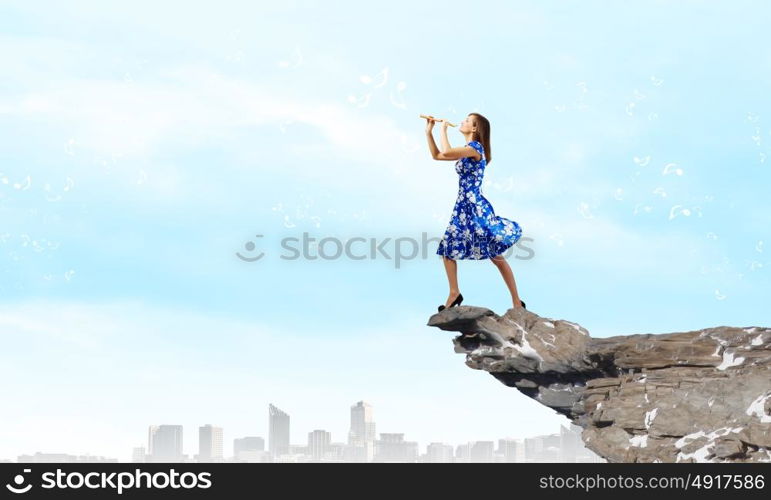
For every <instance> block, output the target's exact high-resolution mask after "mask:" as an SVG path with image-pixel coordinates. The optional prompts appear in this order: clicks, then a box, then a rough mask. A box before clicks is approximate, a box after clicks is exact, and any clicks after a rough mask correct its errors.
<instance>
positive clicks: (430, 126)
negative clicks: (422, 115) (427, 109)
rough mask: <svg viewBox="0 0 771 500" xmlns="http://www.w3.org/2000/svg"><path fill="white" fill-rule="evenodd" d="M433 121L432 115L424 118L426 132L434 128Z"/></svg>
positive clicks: (428, 132)
mask: <svg viewBox="0 0 771 500" xmlns="http://www.w3.org/2000/svg"><path fill="white" fill-rule="evenodd" d="M435 121H436V120H434V117H433V116H430V117H428V118H426V133H427V134H430V133H431V132H432V131H433V130H434V122H435Z"/></svg>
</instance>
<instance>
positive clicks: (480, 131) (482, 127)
mask: <svg viewBox="0 0 771 500" xmlns="http://www.w3.org/2000/svg"><path fill="white" fill-rule="evenodd" d="M469 115H472V116H474V117H475V119H476V122H477V131H476V132H475V133H474V140H476V141H479V142H481V143H482V147H483V148H484V149H485V159H486V160H487V163H486V164H487V165H489V164H490V162H491V161H493V155H492V152H491V151H490V121H489V120H488V119H487V118H485V117H484V116H482V115H480V114H479V113H469Z"/></svg>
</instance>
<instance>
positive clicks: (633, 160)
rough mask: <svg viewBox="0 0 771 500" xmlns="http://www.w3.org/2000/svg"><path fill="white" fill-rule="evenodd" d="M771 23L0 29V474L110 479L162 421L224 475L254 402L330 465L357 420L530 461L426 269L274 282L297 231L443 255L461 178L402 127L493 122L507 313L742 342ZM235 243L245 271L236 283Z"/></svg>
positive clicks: (47, 9)
mask: <svg viewBox="0 0 771 500" xmlns="http://www.w3.org/2000/svg"><path fill="white" fill-rule="evenodd" d="M769 13H770V12H769V8H768V7H766V6H759V5H758V4H757V3H751V2H736V1H733V2H697V1H686V2H669V1H646V2H635V4H634V5H630V4H628V3H627V4H624V5H621V4H616V3H611V2H597V1H582V2H573V1H570V2H483V3H481V4H474V5H471V4H468V3H467V2H420V3H416V2H390V3H388V4H383V5H378V6H369V7H367V9H366V10H364V9H363V8H362V7H361V6H360V5H358V4H355V3H353V2H350V3H349V2H340V3H334V4H330V3H328V2H327V3H322V2H301V1H296V2H282V3H280V4H273V5H271V4H263V3H260V4H250V3H246V2H243V3H240V2H218V3H217V4H216V5H209V6H202V5H196V6H190V5H189V4H187V3H182V2H164V3H162V4H159V3H158V2H144V1H137V2H132V3H131V4H125V5H122V6H118V5H105V4H104V3H103V2H85V1H75V2H70V3H68V5H67V6H64V5H62V4H57V3H53V2H51V3H35V4H31V3H28V2H27V3H22V2H4V3H3V4H2V6H0V28H1V35H0V44H2V48H1V49H0V62H1V63H2V65H1V66H0V67H1V68H2V69H0V71H1V72H2V79H0V82H2V83H0V132H2V136H3V138H4V139H3V147H2V148H0V334H2V335H3V342H4V349H3V350H2V352H0V373H1V374H2V379H3V380H5V381H6V384H5V387H4V388H3V392H4V393H5V394H6V395H7V396H6V397H7V398H8V400H9V401H13V402H14V405H13V406H12V407H8V408H7V409H6V410H5V411H4V412H3V413H2V416H1V417H0V418H1V419H2V420H1V421H0V423H2V425H0V443H2V449H0V458H15V457H16V456H17V455H18V454H21V453H34V452H35V451H43V452H68V453H85V452H89V453H93V454H102V455H110V456H115V457H118V458H120V459H121V460H128V458H129V457H130V451H131V447H132V446H139V445H143V444H145V436H146V428H147V425H150V424H161V423H174V424H183V425H185V431H186V435H185V439H186V443H185V452H187V453H191V454H192V453H195V452H197V446H196V443H197V426H199V425H203V424H205V423H213V424H215V425H221V426H223V427H224V428H225V439H226V443H225V444H226V450H228V452H231V451H232V439H233V438H236V437H241V436H245V435H261V436H264V437H267V406H268V403H274V404H276V405H277V406H279V407H280V408H282V409H284V410H285V411H287V412H288V413H290V415H291V416H292V442H293V443H303V442H305V440H306V435H307V433H308V432H310V431H312V430H314V429H318V428H322V429H326V430H329V431H331V432H332V435H333V440H334V441H344V440H345V436H346V432H347V430H348V427H347V426H348V408H349V406H350V405H352V404H355V402H356V401H359V400H362V399H363V400H365V401H368V402H369V403H370V404H372V405H373V406H374V407H375V415H376V419H377V423H378V428H377V430H378V432H404V433H405V438H406V439H410V440H418V441H420V443H421V446H422V449H423V447H424V446H425V445H426V444H428V443H429V442H430V441H446V442H450V443H454V444H457V443H461V442H464V441H468V440H475V439H497V438H499V437H505V436H511V437H526V436H530V435H536V434H544V433H550V432H556V430H557V429H558V426H559V424H560V423H565V422H566V421H565V420H564V419H563V418H562V417H559V416H558V415H556V414H555V413H554V412H552V411H550V410H548V409H546V408H544V407H542V406H540V405H539V404H537V403H535V402H534V401H531V400H529V399H527V398H525V397H524V396H522V395H520V394H518V393H517V392H516V391H514V390H511V389H508V388H506V387H504V386H503V385H502V384H500V383H498V382H497V381H496V380H495V379H493V378H492V377H491V376H489V375H488V374H486V373H483V372H477V371H473V370H470V369H469V368H468V367H466V366H465V365H464V363H463V357H462V356H460V355H458V354H455V353H454V352H453V350H452V344H451V340H450V339H451V335H450V334H449V333H447V332H440V331H437V330H435V329H430V328H428V327H427V326H425V323H426V321H427V320H428V317H429V316H430V315H431V314H432V313H433V312H434V311H435V310H436V305H437V304H439V303H442V302H443V301H444V300H445V299H446V296H447V284H446V278H445V275H444V269H443V267H442V263H441V260H440V259H439V257H438V256H435V254H434V252H435V250H436V242H435V241H434V242H433V243H429V245H428V247H427V248H428V250H427V258H425V259H423V258H415V259H406V260H404V261H402V262H401V263H400V265H399V266H398V267H396V265H395V261H394V260H393V259H385V258H376V259H374V260H373V259H364V260H353V259H348V258H339V259H334V260H324V259H317V260H308V259H296V260H284V259H281V258H280V256H281V255H282V254H284V255H285V252H284V251H283V249H282V247H281V240H282V238H285V237H300V238H302V234H303V232H307V233H309V235H310V236H314V237H315V238H316V239H317V240H320V239H322V238H327V237H329V238H336V239H337V240H339V241H343V242H344V241H346V240H347V239H349V238H354V237H361V238H366V239H368V240H370V239H374V240H376V241H377V242H382V241H383V240H385V239H386V238H392V240H391V243H390V246H389V245H388V244H387V245H386V248H387V249H388V251H390V252H393V248H394V247H393V243H392V242H393V238H413V239H416V240H417V241H420V238H421V235H422V234H423V233H426V234H427V235H428V236H429V237H433V238H438V237H440V236H441V235H442V233H443V232H444V229H445V227H446V225H447V222H448V221H449V216H450V211H451V209H452V206H453V204H454V202H455V197H456V192H457V176H456V174H455V172H454V170H453V168H452V162H440V161H433V160H432V159H431V158H430V155H429V153H428V149H427V146H426V141H425V137H424V134H423V128H424V124H425V122H424V121H423V120H420V119H418V115H419V114H422V113H429V114H433V115H436V116H445V117H447V118H449V119H450V120H452V121H454V122H460V121H461V120H462V119H463V117H464V116H466V114H467V113H470V112H479V113H482V114H483V115H485V116H486V117H488V119H489V120H490V122H491V124H492V135H491V143H492V148H491V149H492V151H493V153H494V159H493V161H492V162H491V163H490V165H489V166H488V168H487V170H486V175H485V184H484V185H483V192H484V194H485V196H486V197H487V198H488V199H489V200H490V201H491V203H492V204H493V206H494V207H495V210H496V213H498V214H499V215H502V216H505V217H508V218H510V219H513V220H516V221H517V222H518V223H519V224H520V225H521V226H522V228H523V240H522V242H521V245H520V247H519V248H517V249H515V251H514V252H513V253H511V254H510V256H509V262H510V264H511V266H512V268H513V270H514V273H515V276H516V279H517V283H518V286H519V290H520V294H521V296H522V298H523V299H524V300H525V301H526V302H527V304H528V307H529V308H530V309H531V310H532V311H534V312H536V313H538V314H540V315H541V316H544V317H550V318H554V319H566V320H569V321H574V322H577V323H580V324H581V325H582V326H584V327H586V328H587V329H588V330H589V331H590V332H591V333H592V335H594V336H598V337H603V336H610V335H621V334H632V333H664V332H670V331H685V330H692V329H698V328H705V327H711V326H719V325H734V326H742V327H744V326H759V325H767V324H768V323H769V313H768V312H767V311H768V310H767V308H766V307H765V304H766V301H767V297H768V293H769V288H770V287H769V285H770V283H769V265H771V263H770V262H769V258H768V254H769V251H771V250H770V249H769V246H768V244H769V242H771V236H770V235H769V229H768V227H769V224H768V213H769V201H768V197H767V193H766V191H767V186H768V185H769V180H771V175H770V174H769V171H770V170H769V169H771V148H769V143H770V142H771V110H770V109H769V105H768V99H767V95H766V94H767V89H768V88H769V85H770V84H771V51H769V49H768V46H769V43H768V42H769V41H770V40H769V38H770V36H769V35H768V32H767V30H766V29H765V27H764V22H765V21H764V20H765V19H767V18H768V14H769ZM449 134H450V135H449V137H450V142H451V144H452V145H453V146H456V145H461V144H462V143H463V137H462V136H461V135H460V134H459V133H458V132H457V130H456V129H450V132H449ZM436 138H437V141H439V135H438V133H437V134H436ZM257 235H263V236H262V237H259V238H258V237H257ZM249 241H252V242H254V243H255V244H256V250H255V251H257V250H259V251H262V252H265V256H264V257H263V258H262V259H261V260H259V261H256V262H251V263H248V262H244V261H242V260H239V259H238V258H237V257H236V256H235V253H236V252H242V254H243V253H247V250H246V248H245V245H246V244H247V242H249ZM325 248H328V251H330V252H331V251H332V250H334V249H333V248H332V247H325ZM358 248H363V247H358ZM459 279H460V286H461V291H462V292H463V294H464V297H465V301H464V304H469V305H479V306H485V307H489V308H491V309H493V310H494V311H496V312H497V313H499V314H503V313H504V312H505V311H506V309H507V307H509V305H510V298H509V296H508V292H507V290H506V288H505V286H504V284H503V282H502V280H501V278H500V276H499V274H498V271H497V270H496V269H495V267H494V266H492V265H490V264H489V263H487V262H484V261H480V262H474V261H461V262H460V263H459ZM480 424H483V425H480Z"/></svg>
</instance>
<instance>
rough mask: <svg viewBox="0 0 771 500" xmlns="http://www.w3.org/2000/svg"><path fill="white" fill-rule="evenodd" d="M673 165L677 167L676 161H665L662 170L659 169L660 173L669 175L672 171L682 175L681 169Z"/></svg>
mask: <svg viewBox="0 0 771 500" xmlns="http://www.w3.org/2000/svg"><path fill="white" fill-rule="evenodd" d="M675 167H677V163H667V164H666V165H664V170H662V171H661V175H669V174H670V173H672V172H674V173H675V174H677V175H683V169H682V168H675Z"/></svg>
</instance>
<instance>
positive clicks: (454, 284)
mask: <svg viewBox="0 0 771 500" xmlns="http://www.w3.org/2000/svg"><path fill="white" fill-rule="evenodd" d="M442 260H443V261H444V270H445V272H446V273H447V282H448V283H449V284H450V295H449V296H448V297H447V302H445V303H444V305H445V307H450V304H452V302H453V301H454V300H455V299H456V298H458V294H459V293H460V288H458V263H457V262H456V261H455V260H454V259H451V258H449V257H447V256H446V255H442Z"/></svg>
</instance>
